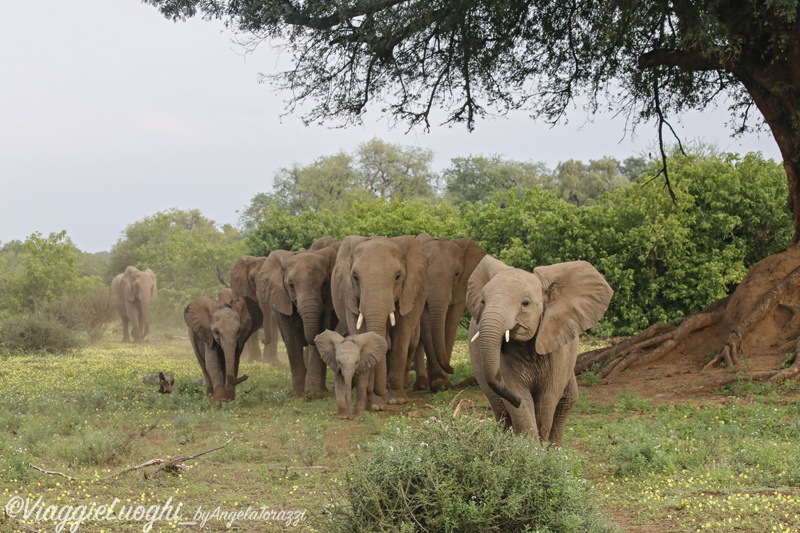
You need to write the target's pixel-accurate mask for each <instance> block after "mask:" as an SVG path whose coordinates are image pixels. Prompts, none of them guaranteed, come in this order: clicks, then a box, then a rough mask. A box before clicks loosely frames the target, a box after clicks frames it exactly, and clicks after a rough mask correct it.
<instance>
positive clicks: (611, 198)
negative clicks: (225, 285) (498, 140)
mask: <svg viewBox="0 0 800 533" xmlns="http://www.w3.org/2000/svg"><path fill="white" fill-rule="evenodd" d="M431 162H432V153H430V152H428V151H424V150H419V149H414V148H404V147H402V146H397V145H390V144H387V143H383V142H382V141H378V140H373V141H370V142H369V143H366V144H364V145H362V146H361V147H359V149H358V150H356V152H355V153H353V154H347V153H340V154H336V155H334V156H328V157H322V158H319V159H317V160H316V161H314V162H312V163H311V164H309V165H305V166H302V165H295V166H293V167H292V168H289V169H280V170H279V171H278V172H277V173H276V175H275V180H274V187H273V189H272V190H271V191H270V192H266V193H259V194H256V195H255V196H254V197H253V200H252V202H251V203H250V205H248V206H246V207H245V208H244V209H243V210H242V212H241V214H240V221H239V227H238V228H234V227H231V226H227V225H226V226H223V227H219V226H218V225H217V224H215V223H214V222H213V221H211V220H209V219H207V218H205V217H204V216H202V214H201V213H200V212H199V211H197V210H189V211H184V210H177V209H173V210H169V211H165V212H160V213H156V214H154V215H152V216H150V217H146V218H144V219H142V220H139V221H137V222H134V223H133V224H130V225H129V226H128V227H127V228H126V229H125V231H124V232H123V234H122V236H121V238H120V239H119V241H118V242H117V243H116V244H115V246H114V247H113V248H112V250H111V251H110V253H101V254H85V253H82V252H80V251H79V250H77V249H76V248H75V247H74V246H73V245H72V243H71V241H70V240H69V237H67V236H66V234H65V233H64V232H61V233H56V234H51V235H50V236H49V237H44V236H42V235H39V234H34V235H32V236H31V237H29V238H28V239H27V240H26V241H25V242H19V241H13V242H9V243H6V244H5V245H4V246H3V247H2V248H0V344H5V345H6V346H9V345H20V344H21V343H20V342H18V340H19V339H21V338H22V339H31V338H32V339H35V338H44V337H46V336H47V332H46V331H45V332H43V331H40V330H37V329H36V328H39V327H40V325H41V324H46V325H47V327H49V328H51V329H53V328H58V327H61V328H62V330H63V331H60V333H59V334H63V336H69V335H72V337H71V340H70V342H65V343H62V344H64V345H67V344H70V343H71V344H70V345H72V344H75V343H76V342H78V341H77V340H76V339H75V333H76V332H79V333H80V335H81V336H83V337H86V336H88V337H92V336H97V335H99V332H102V330H103V328H104V327H105V326H106V325H107V324H108V323H109V322H110V321H112V320H114V313H115V310H114V308H113V305H112V304H110V303H109V302H110V300H109V299H108V298H104V297H102V296H103V295H106V296H107V295H108V289H107V287H108V284H109V283H110V281H111V279H112V278H113V277H114V276H115V275H116V274H117V273H119V272H121V271H122V270H123V269H124V267H125V266H127V265H134V266H137V267H139V268H150V269H152V270H153V271H154V272H155V273H156V277H157V280H158V288H159V297H158V301H157V302H156V305H155V307H154V309H153V310H152V313H153V317H154V322H155V323H158V324H172V325H175V326H176V327H180V326H181V325H182V321H181V317H180V313H177V312H176V310H179V309H182V308H183V306H184V305H185V303H186V302H188V301H189V300H191V299H192V298H194V297H196V296H197V295H199V294H208V295H215V294H216V293H217V291H218V290H219V289H220V288H221V287H222V286H221V285H220V282H219V280H218V279H217V275H216V268H217V267H219V268H220V270H221V271H222V272H223V273H224V274H227V272H229V271H230V267H231V265H232V264H233V262H234V261H235V259H236V258H237V257H239V256H240V255H242V254H251V255H266V254H268V253H269V252H271V251H272V250H275V249H290V250H293V249H298V248H300V247H308V246H309V245H310V244H311V243H312V242H313V241H314V240H315V239H316V238H318V237H320V236H323V235H329V236H332V237H337V238H344V237H346V236H347V235H352V234H359V235H386V236H390V237H392V236H397V235H417V234H419V233H422V232H427V233H430V234H431V235H433V236H435V237H448V238H458V237H471V238H473V239H474V240H476V241H477V242H478V243H479V244H480V245H481V246H483V247H484V249H486V251H487V252H488V253H490V254H492V255H494V256H496V257H498V258H499V259H501V260H503V261H504V262H506V263H508V264H510V265H513V266H516V267H519V268H524V269H532V268H533V267H535V266H537V265H543V264H552V263H557V262H562V261H571V260H577V259H583V260H586V261H590V262H591V263H592V264H594V265H595V266H596V267H597V269H598V270H599V271H600V272H601V273H602V274H603V275H604V276H605V277H606V279H607V280H608V282H609V283H610V284H611V286H612V287H613V288H614V290H615V296H614V298H613V300H612V303H611V307H610V309H609V311H608V312H607V313H606V315H605V318H604V320H603V322H602V323H601V324H600V325H599V326H598V328H596V330H595V331H596V333H598V334H601V335H612V334H617V335H625V334H631V333H634V332H636V331H639V330H641V329H642V328H644V327H646V326H647V325H649V324H652V323H655V322H662V321H674V320H677V319H679V318H681V317H682V316H684V315H685V314H687V313H691V312H695V311H698V310H700V309H702V308H704V307H705V306H707V305H708V304H710V303H711V302H713V301H715V300H716V299H718V298H720V297H722V296H725V295H726V294H729V293H730V292H731V291H732V290H733V288H734V287H735V286H736V284H738V282H739V281H741V279H742V277H743V276H744V274H745V273H746V272H747V270H748V268H749V267H750V266H752V265H753V264H754V263H755V262H756V261H758V260H759V259H761V258H763V257H766V256H767V255H769V254H772V253H775V252H779V251H782V250H784V249H786V247H787V246H788V245H789V244H790V242H791V238H792V234H791V228H792V217H791V210H790V209H789V197H788V191H787V185H786V177H785V174H784V171H783V168H782V167H781V166H780V165H779V164H778V163H775V162H774V161H771V160H764V159H763V157H762V156H761V155H760V154H748V155H746V156H743V157H742V156H738V155H735V154H725V153H718V152H716V151H714V150H713V149H710V148H708V147H699V148H697V149H695V150H694V151H693V152H692V153H690V154H689V155H682V154H678V153H676V154H673V155H672V156H671V157H670V158H669V162H668V164H669V175H670V182H671V186H672V190H673V192H674V194H675V196H676V202H675V203H673V201H672V200H671V198H670V195H669V194H668V192H667V191H666V190H665V184H664V179H663V176H659V175H658V172H659V170H660V162H659V161H655V160H645V159H642V158H629V159H627V160H625V161H624V162H618V161H615V160H614V159H611V158H603V159H600V160H596V161H590V162H589V163H581V162H578V161H567V162H563V163H560V164H559V165H558V166H557V167H556V168H555V169H548V168H546V166H545V165H543V164H541V163H531V162H517V161H510V160H507V159H504V158H501V157H495V156H490V157H465V158H456V159H454V160H452V162H451V165H450V166H449V167H448V168H447V169H445V170H444V171H443V172H442V173H441V174H440V175H437V174H435V173H433V172H432V171H430V165H431ZM40 329H41V328H40ZM48 331H49V330H48ZM65 338H66V337H65ZM26 342H27V341H26ZM24 346H25V347H28V348H29V347H31V346H39V347H45V348H51V349H53V348H52V347H51V346H48V345H46V344H44V345H43V344H42V343H38V344H37V343H36V342H33V341H31V342H30V343H28V344H24ZM55 349H58V348H55Z"/></svg>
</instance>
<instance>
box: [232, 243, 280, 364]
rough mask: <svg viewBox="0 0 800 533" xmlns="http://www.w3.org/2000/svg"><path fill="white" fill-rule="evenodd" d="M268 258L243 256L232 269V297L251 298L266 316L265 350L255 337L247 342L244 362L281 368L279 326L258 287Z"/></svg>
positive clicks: (264, 324)
mask: <svg viewBox="0 0 800 533" xmlns="http://www.w3.org/2000/svg"><path fill="white" fill-rule="evenodd" d="M266 259H267V258H266V257H253V256H252V255H243V256H241V257H240V258H239V259H237V260H236V262H235V263H234V264H233V268H232V269H231V295H232V296H233V297H234V298H236V297H238V296H249V297H250V298H252V299H253V300H255V301H257V302H258V304H259V305H260V306H261V312H262V314H263V316H264V323H263V324H262V329H263V330H264V350H263V352H262V350H261V348H260V347H259V345H258V335H257V334H256V335H253V336H252V337H250V340H248V341H247V346H245V349H244V360H245V361H246V362H254V361H260V362H262V363H269V364H271V365H274V366H280V362H279V361H278V325H277V324H276V323H275V320H274V319H273V317H272V312H271V311H270V308H269V303H268V302H261V301H259V300H258V294H257V292H258V290H257V286H256V276H257V275H258V271H259V270H260V269H261V265H263V264H264V261H266Z"/></svg>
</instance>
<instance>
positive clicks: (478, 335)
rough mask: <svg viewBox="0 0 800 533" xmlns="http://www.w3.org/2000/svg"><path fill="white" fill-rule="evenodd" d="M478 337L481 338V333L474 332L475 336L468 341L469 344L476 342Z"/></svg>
mask: <svg viewBox="0 0 800 533" xmlns="http://www.w3.org/2000/svg"><path fill="white" fill-rule="evenodd" d="M480 336H481V332H480V331H477V332H475V335H473V336H472V338H471V339H470V340H469V342H475V341H476V340H478V337H480Z"/></svg>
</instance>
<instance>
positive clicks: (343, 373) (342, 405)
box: [314, 330, 388, 419]
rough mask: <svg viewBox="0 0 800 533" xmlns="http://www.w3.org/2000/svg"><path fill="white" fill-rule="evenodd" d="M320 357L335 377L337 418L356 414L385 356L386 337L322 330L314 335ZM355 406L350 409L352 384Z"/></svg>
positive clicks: (362, 407)
mask: <svg viewBox="0 0 800 533" xmlns="http://www.w3.org/2000/svg"><path fill="white" fill-rule="evenodd" d="M314 342H315V344H316V345H317V349H318V350H319V353H320V355H321V356H322V360H323V361H325V363H326V364H327V365H328V366H330V367H331V370H333V374H334V376H335V377H336V407H337V412H336V415H337V416H338V417H339V418H350V419H353V418H355V417H357V416H358V415H359V414H360V413H361V411H363V410H364V407H365V404H366V398H367V395H368V394H369V393H371V392H372V391H371V390H370V389H371V387H372V385H373V383H374V382H375V367H376V366H377V365H378V364H380V362H381V361H384V360H385V359H386V350H387V348H388V346H387V345H386V340H385V339H384V338H383V337H381V336H380V335H378V334H377V333H372V332H367V333H360V334H358V335H351V336H349V337H346V338H345V337H342V336H341V335H339V334H338V333H336V332H335V331H330V330H327V331H323V332H322V333H320V334H319V335H317V337H316V338H315V339H314ZM354 386H355V388H356V394H357V397H356V406H355V411H354V410H353V400H352V394H353V387H354Z"/></svg>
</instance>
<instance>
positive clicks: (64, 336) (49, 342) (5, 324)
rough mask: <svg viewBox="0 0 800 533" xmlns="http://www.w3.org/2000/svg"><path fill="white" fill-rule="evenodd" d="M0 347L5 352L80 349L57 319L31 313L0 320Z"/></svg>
mask: <svg viewBox="0 0 800 533" xmlns="http://www.w3.org/2000/svg"><path fill="white" fill-rule="evenodd" d="M0 346H2V347H4V348H5V349H7V350H24V351H38V350H45V351H48V352H51V353H55V352H64V351H67V350H72V349H75V348H77V347H79V346H80V341H79V339H78V336H77V335H76V334H75V332H74V331H72V330H70V329H69V328H68V327H67V326H66V325H65V324H64V323H63V322H61V321H60V320H58V319H57V318H55V317H53V316H51V315H48V314H45V313H42V312H35V313H31V314H28V315H17V316H13V315H12V316H7V317H5V318H3V319H2V320H0Z"/></svg>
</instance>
